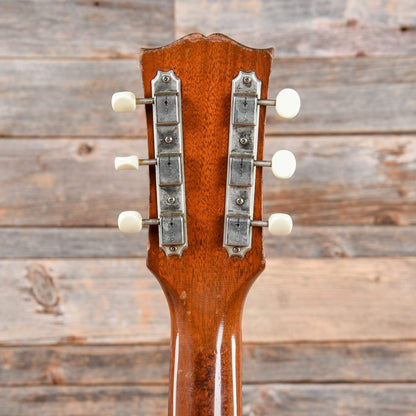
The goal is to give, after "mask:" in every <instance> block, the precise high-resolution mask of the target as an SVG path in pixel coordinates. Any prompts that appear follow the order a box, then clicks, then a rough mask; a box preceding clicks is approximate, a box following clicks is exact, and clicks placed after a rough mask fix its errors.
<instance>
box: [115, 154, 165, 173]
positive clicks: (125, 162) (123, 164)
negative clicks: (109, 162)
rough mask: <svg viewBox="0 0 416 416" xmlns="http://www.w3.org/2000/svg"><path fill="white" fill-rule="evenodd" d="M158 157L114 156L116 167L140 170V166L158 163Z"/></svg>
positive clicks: (117, 168)
mask: <svg viewBox="0 0 416 416" xmlns="http://www.w3.org/2000/svg"><path fill="white" fill-rule="evenodd" d="M156 164H157V160H156V159H139V158H138V157H137V156H134V155H132V156H124V157H120V156H117V157H116V158H114V167H115V169H116V170H138V169H139V166H151V165H156Z"/></svg>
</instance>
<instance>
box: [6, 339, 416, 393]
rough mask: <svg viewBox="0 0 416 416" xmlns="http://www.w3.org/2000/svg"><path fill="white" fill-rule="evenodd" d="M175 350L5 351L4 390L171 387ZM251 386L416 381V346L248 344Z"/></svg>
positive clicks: (245, 355) (76, 347) (245, 371)
mask: <svg viewBox="0 0 416 416" xmlns="http://www.w3.org/2000/svg"><path fill="white" fill-rule="evenodd" d="M169 357H170V348H169V345H167V344H158V345H146V344H145V345H134V344H133V345H104V346H101V345H60V346H31V347H2V348H0V369H1V371H0V385H1V386H2V387H4V386H15V387H17V386H37V385H78V386H84V385H121V384H124V385H139V384H140V385H142V384H146V383H147V384H152V385H154V384H162V385H167V383H168V377H169V374H168V373H169ZM242 362H243V381H244V382H245V383H255V384H259V383H300V382H302V383H323V382H325V383H339V382H348V383H357V382H365V383H368V382H377V383H379V382H394V383H398V382H409V383H410V382H412V383H414V382H416V343H415V342H406V341H402V342H358V343H357V342H355V343H294V344H290V343H289V344H269V345H267V344H266V345H262V344H259V345H257V344H244V345H243V350H242Z"/></svg>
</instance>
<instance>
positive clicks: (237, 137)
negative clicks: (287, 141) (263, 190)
mask: <svg viewBox="0 0 416 416" xmlns="http://www.w3.org/2000/svg"><path fill="white" fill-rule="evenodd" d="M260 91H261V81H260V80H259V79H258V78H257V77H256V74H255V73H254V72H243V71H240V73H239V74H238V76H237V77H236V78H234V79H233V82H232V92H231V117H230V133H229V141H228V167H227V190H226V199H225V219H224V240H223V247H224V248H225V249H226V250H227V252H228V255H229V256H230V257H231V256H239V257H244V255H245V253H246V252H247V251H248V250H250V248H251V237H252V226H251V221H252V220H253V209H254V191H255V189H254V188H255V184H256V168H255V166H254V161H255V159H256V157H257V140H258V126H259V110H258V105H257V101H258V99H259V98H260Z"/></svg>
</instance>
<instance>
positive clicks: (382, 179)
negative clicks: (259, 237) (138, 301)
mask: <svg viewBox="0 0 416 416" xmlns="http://www.w3.org/2000/svg"><path fill="white" fill-rule="evenodd" d="M415 137H416V136H405V135H397V136H375V135H374V136H338V137H334V136H325V137H314V136H312V137H311V136H307V137H304V136H299V137H289V138H287V137H286V138H284V137H273V138H272V137H270V138H267V139H266V144H265V147H266V152H265V157H266V158H271V156H272V154H273V153H274V152H275V151H276V150H278V149H279V148H280V149H281V148H287V149H289V150H292V151H293V152H294V153H295V154H296V155H297V158H298V168H297V172H296V174H295V176H294V177H293V178H292V179H290V180H287V181H283V180H277V179H276V178H275V177H274V176H273V175H272V173H271V171H270V169H266V171H265V174H264V189H263V200H264V216H265V218H267V217H268V216H269V215H270V214H271V213H273V212H286V213H289V214H291V215H292V216H293V218H294V222H295V225H358V224H369V225H370V224H380V225H386V224H389V225H412V224H416V180H415V179H416V166H415V163H414V160H415V158H416V140H415ZM0 148H1V152H0V186H1V189H2V192H1V193H0V207H1V209H0V214H1V215H0V226H52V227H57V226H66V227H68V226H76V227H79V226H115V225H116V221H117V216H118V213H119V212H120V211H123V210H128V209H135V210H138V211H141V212H142V213H143V215H146V212H147V206H148V203H147V197H148V192H149V191H148V180H147V176H148V173H147V171H146V168H145V167H144V168H143V169H139V172H136V171H123V172H115V171H114V168H113V158H114V156H115V155H129V154H139V156H145V155H146V154H147V152H146V150H145V148H146V144H145V142H144V141H143V140H134V139H125V140H106V139H60V140H53V139H2V140H0ZM224 160H225V159H224ZM17 167H18V168H17ZM225 170H226V167H225V166H224V172H225ZM132 186H134V191H132ZM265 234H267V232H265ZM119 238H120V239H122V238H125V240H123V241H124V243H123V244H127V241H128V242H130V243H131V246H132V247H134V248H135V249H136V247H138V244H139V243H137V240H138V239H139V238H143V237H142V236H140V237H137V236H133V237H119ZM294 239H295V237H294ZM68 243H70V241H68ZM334 243H336V241H334ZM357 244H362V245H365V244H366V243H365V241H363V242H362V243H361V242H360V243H357ZM368 244H371V242H368V243H367V245H368ZM411 247H413V246H411ZM411 247H409V250H410V249H411ZM334 249H335V248H334ZM350 250H351V249H348V248H345V250H344V251H345V254H346V255H348V252H349V251H350ZM46 251H47V250H46ZM292 252H293V251H292Z"/></svg>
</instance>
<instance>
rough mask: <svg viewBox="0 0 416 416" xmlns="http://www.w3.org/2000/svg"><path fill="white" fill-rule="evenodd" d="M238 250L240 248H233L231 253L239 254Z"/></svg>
mask: <svg viewBox="0 0 416 416" xmlns="http://www.w3.org/2000/svg"><path fill="white" fill-rule="evenodd" d="M240 250H241V249H240V247H233V253H239V252H240Z"/></svg>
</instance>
